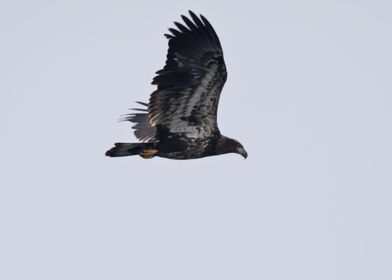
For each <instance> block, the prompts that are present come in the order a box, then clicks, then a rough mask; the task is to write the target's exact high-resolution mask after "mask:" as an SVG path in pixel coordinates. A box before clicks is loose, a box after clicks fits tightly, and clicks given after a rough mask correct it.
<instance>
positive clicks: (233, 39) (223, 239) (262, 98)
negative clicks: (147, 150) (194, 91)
mask: <svg viewBox="0 0 392 280" xmlns="http://www.w3.org/2000/svg"><path fill="white" fill-rule="evenodd" d="M188 9H192V10H193V11H195V12H196V13H202V14H204V15H205V16H206V17H207V18H208V19H209V21H210V22H211V23H212V24H213V26H214V27H215V29H216V31H217V33H218V35H219V37H220V39H221V42H222V45H223V48H224V53H225V60H226V65H227V68H228V71H229V78H228V81H227V83H226V86H225V88H224V91H223V94H222V97H221V102H220V108H219V125H220V128H221V131H222V133H223V134H225V135H227V136H230V137H232V138H235V139H237V140H239V141H241V142H242V143H243V145H244V146H245V148H246V149H247V151H248V153H249V157H248V159H247V160H243V159H242V157H240V156H239V155H235V154H230V155H225V156H218V157H211V158H205V159H200V160H191V161H171V160H167V159H160V158H154V159H152V160H143V159H141V158H139V157H127V158H117V159H112V158H107V157H105V156H104V152H105V151H106V150H107V149H108V148H110V147H111V146H112V144H113V143H114V142H122V141H124V142H127V141H135V140H136V139H135V138H134V136H133V135H132V134H131V128H130V125H129V124H128V123H118V122H117V120H118V119H119V117H120V115H122V114H124V113H127V112H128V111H127V110H128V108H131V107H134V105H135V104H134V101H135V100H142V101H143V100H144V101H146V100H147V99H148V95H149V94H150V93H151V92H152V91H153V90H154V87H153V86H152V85H150V82H151V80H152V77H153V75H154V72H155V71H156V70H158V69H160V68H162V66H163V65H164V62H165V55H166V51H167V40H166V39H165V38H164V37H163V33H165V32H166V30H167V28H168V27H171V26H173V24H172V22H173V21H175V20H180V15H181V14H184V13H186V12H187V10H188ZM391 12H392V4H391V2H390V1H344V0H343V1H303V0H300V1H288V0H287V1H284V0H282V1H248V0H243V1H210V0H206V1H133V0H128V1H117V0H114V1H92V0H91V1H86V0H81V1H80V0H79V1H2V2H1V3H0V40H1V43H0V50H1V51H0V78H1V83H0V122H1V124H0V125H1V138H0V145H1V157H0V164H1V176H0V185H1V187H0V227H1V229H0V279H6V280H13V279H18V280H19V279H23V280H24V279H29V280H32V279H39V280H46V279H47V280H53V279H56V280H62V279H64V280H69V279H94V280H101V279H102V280H104V279H111V280H112V279H116V280H117V279H138V280H139V279H141V280H150V279H151V280H152V279H154V280H156V279H168V280H200V279H203V280H210V279H211V280H217V279H225V280H231V279H233V280H234V279H268V280H275V279H276V280H277V279H279V280H281V279H282V280H283V279H284V280H287V279H290V280H292V279H299V280H307V279H309V280H314V279H317V280H324V279H325V280H331V279H339V280H340V279H341V280H347V279H357V280H359V279H377V280H379V279H392V266H391V264H392V239H391V236H392V217H391V216H392V203H391V200H392V191H391V187H392V175H391V174H392V172H391V171H392V160H391V158H392V148H391V143H392V132H391V120H392V79H391V77H392V52H391V50H392V36H391V34H392V30H391V29H392V18H391Z"/></svg>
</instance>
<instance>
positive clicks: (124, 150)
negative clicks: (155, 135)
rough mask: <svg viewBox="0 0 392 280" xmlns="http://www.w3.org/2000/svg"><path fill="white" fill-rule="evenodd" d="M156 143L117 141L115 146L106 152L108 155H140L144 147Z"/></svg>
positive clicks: (149, 146) (152, 145) (151, 146)
mask: <svg viewBox="0 0 392 280" xmlns="http://www.w3.org/2000/svg"><path fill="white" fill-rule="evenodd" d="M154 145H155V143H115V144H114V147H113V148H111V149H110V150H109V151H107V152H106V153H105V155H106V156H108V157H125V156H134V155H140V154H141V153H142V152H143V151H144V149H149V148H153V147H154Z"/></svg>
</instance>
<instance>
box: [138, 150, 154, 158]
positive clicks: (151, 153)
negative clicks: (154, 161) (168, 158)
mask: <svg viewBox="0 0 392 280" xmlns="http://www.w3.org/2000/svg"><path fill="white" fill-rule="evenodd" d="M157 153H158V150H156V149H144V150H141V151H140V153H139V156H141V157H142V158H152V157H154V156H155V155H156V154H157Z"/></svg>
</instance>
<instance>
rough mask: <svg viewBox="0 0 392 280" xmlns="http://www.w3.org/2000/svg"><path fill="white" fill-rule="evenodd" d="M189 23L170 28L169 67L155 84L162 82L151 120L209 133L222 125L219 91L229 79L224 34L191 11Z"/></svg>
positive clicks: (192, 134)
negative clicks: (221, 40) (222, 42)
mask: <svg viewBox="0 0 392 280" xmlns="http://www.w3.org/2000/svg"><path fill="white" fill-rule="evenodd" d="M189 14H190V17H191V18H192V20H190V19H189V18H187V17H185V16H182V19H183V20H184V22H185V25H186V26H185V25H183V24H180V23H178V22H175V25H176V26H177V29H173V28H170V29H169V31H170V32H171V34H165V36H166V37H167V38H168V39H169V50H168V53H167V60H166V65H165V67H164V68H163V69H162V70H160V71H158V72H157V76H156V77H155V78H154V79H153V82H152V84H155V85H157V86H158V88H157V90H156V91H155V92H153V93H152V94H151V97H150V103H149V106H148V112H149V122H150V124H151V125H152V126H155V127H156V128H157V134H158V135H159V132H160V131H163V130H165V133H171V134H182V135H183V136H186V137H188V138H200V137H201V138H204V137H208V136H210V135H212V134H213V133H214V132H216V131H218V126H217V109H218V102H219V96H220V93H221V91H222V88H223V85H224V83H225V81H226V79H227V72H226V66H225V63H224V59H223V51H222V47H221V44H220V42H219V38H218V36H217V35H216V33H215V31H214V29H213V27H212V26H211V24H210V23H209V22H208V20H207V19H206V18H205V17H203V16H202V15H200V18H199V17H197V16H196V15H195V14H194V13H193V12H191V11H189Z"/></svg>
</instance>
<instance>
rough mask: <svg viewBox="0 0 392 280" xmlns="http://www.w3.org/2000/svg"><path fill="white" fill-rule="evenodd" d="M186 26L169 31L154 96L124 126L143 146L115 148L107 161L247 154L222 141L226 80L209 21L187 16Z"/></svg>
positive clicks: (233, 143) (227, 140) (119, 145)
mask: <svg viewBox="0 0 392 280" xmlns="http://www.w3.org/2000/svg"><path fill="white" fill-rule="evenodd" d="M189 14H190V18H191V19H189V18H187V17H185V16H182V19H183V21H184V23H185V25H183V24H181V23H178V22H175V23H174V24H175V25H176V27H177V29H173V28H169V31H170V33H171V34H165V36H166V37H167V38H168V39H169V50H168V53H167V60H166V65H165V66H164V68H163V69H162V70H159V71H157V72H156V74H157V75H156V76H155V77H154V79H153V81H152V84H154V85H157V90H156V91H154V92H153V93H152V94H151V96H150V101H149V103H148V104H147V103H143V102H138V104H140V105H142V106H143V108H141V109H135V110H136V111H137V112H135V113H132V114H129V115H127V116H126V117H125V118H124V119H123V120H126V121H130V122H133V123H135V125H134V126H133V128H134V129H135V136H136V137H137V138H138V139H139V140H141V141H142V143H116V144H115V146H114V147H113V148H111V149H110V150H109V151H107V152H106V155H107V156H110V157H119V156H129V155H140V156H142V157H143V158H150V157H154V156H160V157H165V158H170V159H195V158H202V157H207V156H214V155H220V154H226V153H238V154H241V155H242V156H243V157H244V158H246V157H247V153H246V151H245V149H244V148H243V146H242V145H241V144H240V143H239V142H238V141H236V140H234V139H231V138H228V137H225V136H223V135H222V134H221V133H220V131H219V128H218V124H217V109H218V103H219V97H220V94H221V91H222V88H223V85H224V84H225V82H226V79H227V72H226V66H225V62H224V59H223V50H222V47H221V44H220V41H219V38H218V36H217V34H216V33H215V31H214V29H213V27H212V25H211V24H210V23H209V22H208V20H207V19H206V18H205V17H203V16H202V15H200V17H197V16H196V15H195V14H194V13H193V12H191V11H189Z"/></svg>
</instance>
